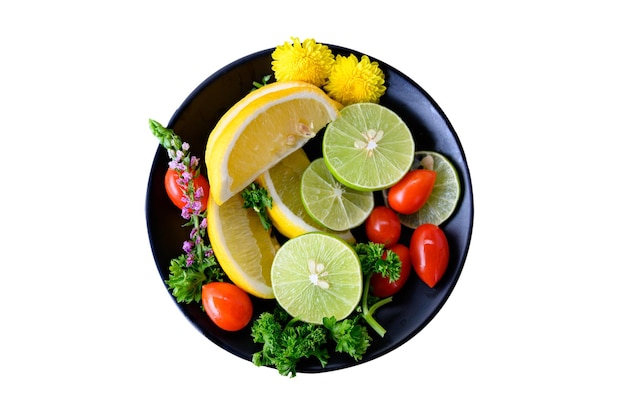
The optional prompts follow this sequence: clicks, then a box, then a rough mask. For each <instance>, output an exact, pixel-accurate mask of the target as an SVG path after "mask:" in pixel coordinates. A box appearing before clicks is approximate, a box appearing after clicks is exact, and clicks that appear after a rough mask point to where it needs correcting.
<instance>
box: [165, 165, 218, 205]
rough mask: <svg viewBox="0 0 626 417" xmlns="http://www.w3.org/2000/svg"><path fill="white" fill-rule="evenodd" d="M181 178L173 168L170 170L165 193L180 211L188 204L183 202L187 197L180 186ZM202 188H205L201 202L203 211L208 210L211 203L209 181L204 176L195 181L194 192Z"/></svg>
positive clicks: (199, 176) (166, 174) (167, 174)
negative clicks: (179, 180)
mask: <svg viewBox="0 0 626 417" xmlns="http://www.w3.org/2000/svg"><path fill="white" fill-rule="evenodd" d="M179 178H180V176H179V175H178V171H176V170H175V169H172V168H168V169H167V172H166V173H165V191H166V192H167V196H168V197H169V198H170V200H172V203H174V204H175V205H176V207H178V208H179V209H181V210H182V209H183V207H185V205H186V203H185V202H184V201H183V197H186V192H185V190H184V189H183V187H181V186H180V185H179V184H178V179H179ZM200 187H202V188H203V193H204V195H203V197H202V199H201V200H200V201H201V203H202V208H201V211H204V210H206V207H207V202H208V201H209V181H208V180H207V179H206V177H205V176H204V175H202V174H198V175H197V176H196V177H195V178H194V179H193V188H194V190H198V189H199V188H200Z"/></svg>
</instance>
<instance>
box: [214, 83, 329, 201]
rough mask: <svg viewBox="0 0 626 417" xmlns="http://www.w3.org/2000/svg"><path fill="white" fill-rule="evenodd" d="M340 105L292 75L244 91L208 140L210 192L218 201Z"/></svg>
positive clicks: (254, 176)
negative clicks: (288, 79) (295, 79)
mask: <svg viewBox="0 0 626 417" xmlns="http://www.w3.org/2000/svg"><path fill="white" fill-rule="evenodd" d="M340 107H341V105H340V104H339V103H337V102H335V101H334V100H332V99H331V98H330V97H328V95H327V94H326V93H325V92H324V91H323V90H321V89H320V88H318V87H316V86H314V85H312V84H308V83H304V82H297V81H284V82H276V83H272V84H268V85H266V86H264V87H261V88H259V89H257V90H254V91H252V92H250V93H248V95H246V96H245V97H244V98H243V99H242V100H241V101H240V102H238V103H237V104H235V105H234V106H233V107H232V108H231V109H230V110H229V111H228V112H226V114H224V116H222V118H221V119H220V120H219V121H218V123H217V124H216V126H215V128H214V129H213V131H212V132H211V134H210V135H209V138H208V140H207V146H206V152H205V162H206V165H207V174H208V177H209V183H210V184H211V197H212V198H213V199H214V201H215V202H216V203H217V204H218V205H221V204H223V203H224V202H225V201H227V200H228V199H229V198H231V197H232V196H234V195H235V194H237V193H238V192H240V191H242V190H243V189H244V188H245V187H247V186H248V185H249V184H250V183H251V182H252V181H254V180H255V179H257V178H258V177H259V176H260V175H261V174H262V173H263V172H265V171H267V170H268V169H269V168H271V167H272V166H274V165H275V164H276V163H278V161H280V160H281V159H283V158H284V157H286V156H287V155H289V154H290V153H292V152H294V151H295V150H296V149H300V148H301V147H302V146H304V145H305V144H306V143H307V142H308V141H309V140H310V139H311V138H313V137H315V135H316V133H317V132H318V131H319V130H320V129H322V128H323V127H325V126H326V125H327V124H328V123H329V122H330V121H332V120H334V119H335V118H336V117H337V115H338V112H339V108H340Z"/></svg>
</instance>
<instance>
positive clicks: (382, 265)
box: [354, 242, 402, 337]
mask: <svg viewBox="0 0 626 417" xmlns="http://www.w3.org/2000/svg"><path fill="white" fill-rule="evenodd" d="M354 250H355V251H356V253H357V255H358V256H359V260H360V261H361V269H362V270H363V276H364V277H365V285H364V286H363V295H362V296H361V316H362V317H363V319H365V322H366V323H367V324H369V326H370V327H371V328H372V329H374V331H376V333H378V335H379V336H380V337H383V336H384V335H385V333H386V330H385V328H384V327H383V326H381V325H380V323H378V321H376V319H375V318H374V313H375V312H376V310H377V309H378V308H380V307H382V306H384V305H385V304H388V303H390V302H391V300H392V297H387V298H383V299H382V300H381V299H376V300H375V302H374V304H370V302H371V301H372V300H371V299H370V296H369V290H370V282H371V280H372V275H374V274H381V275H382V276H383V277H387V278H388V279H389V281H391V282H394V281H397V280H398V279H399V278H400V269H401V268H402V261H401V260H400V257H399V256H398V254H397V253H395V252H394V251H392V250H389V249H387V250H385V247H384V245H383V244H381V243H374V242H366V243H363V242H361V243H356V244H355V245H354Z"/></svg>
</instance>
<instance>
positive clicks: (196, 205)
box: [191, 201, 202, 214]
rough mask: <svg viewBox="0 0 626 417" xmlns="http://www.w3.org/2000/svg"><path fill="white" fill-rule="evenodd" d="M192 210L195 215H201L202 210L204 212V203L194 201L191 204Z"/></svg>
mask: <svg viewBox="0 0 626 417" xmlns="http://www.w3.org/2000/svg"><path fill="white" fill-rule="evenodd" d="M191 210H192V211H193V212H194V214H199V213H200V210H202V202H200V201H193V202H192V203H191Z"/></svg>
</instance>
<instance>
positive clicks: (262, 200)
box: [241, 182, 272, 230]
mask: <svg viewBox="0 0 626 417" xmlns="http://www.w3.org/2000/svg"><path fill="white" fill-rule="evenodd" d="M241 196H242V197H243V207H244V208H251V209H253V210H254V211H256V212H257V214H258V215H259V218H260V219H261V223H262V224H263V228H264V229H265V230H270V229H271V228H272V221H271V220H270V218H269V215H268V214H267V209H271V208H272V197H270V196H269V194H268V193H267V190H266V189H265V188H263V187H261V186H259V185H258V184H257V183H256V182H253V183H252V184H250V185H249V186H247V187H246V188H245V189H244V190H243V191H242V192H241Z"/></svg>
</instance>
